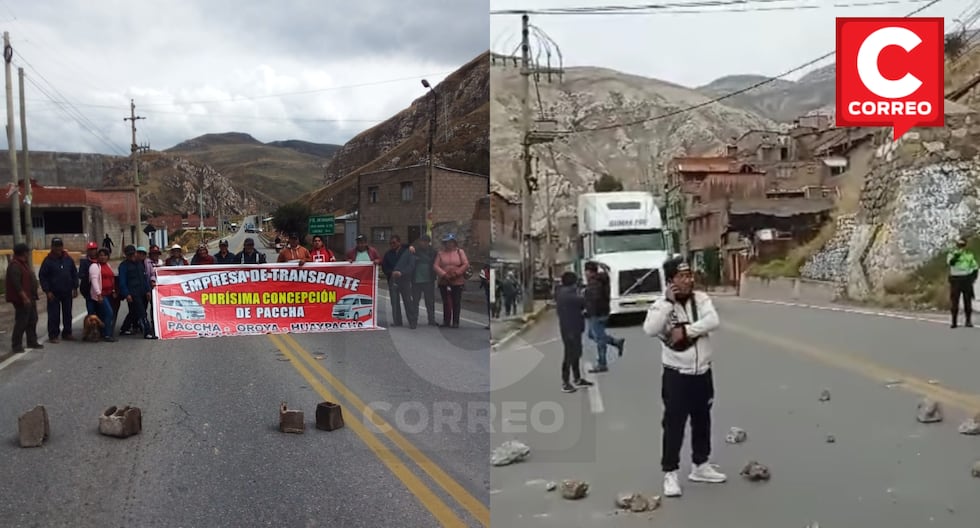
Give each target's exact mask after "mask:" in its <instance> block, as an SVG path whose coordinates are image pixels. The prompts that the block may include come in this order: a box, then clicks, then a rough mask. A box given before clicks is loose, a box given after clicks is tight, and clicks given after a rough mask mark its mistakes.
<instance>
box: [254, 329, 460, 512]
mask: <svg viewBox="0 0 980 528" xmlns="http://www.w3.org/2000/svg"><path fill="white" fill-rule="evenodd" d="M268 337H269V340H270V341H272V342H273V344H275V345H276V348H278V349H279V350H280V351H281V352H282V353H283V354H284V355H285V356H286V357H287V358H289V360H290V363H291V364H292V365H293V368H295V369H296V371H297V372H299V374H300V376H303V379H305V380H306V381H307V382H308V383H309V384H310V386H311V387H313V389H314V390H315V391H316V392H317V394H319V395H320V397H322V398H323V399H325V400H327V401H332V402H336V401H338V400H337V398H336V397H335V396H334V395H333V394H331V392H330V391H329V390H328V389H327V388H326V387H324V386H323V384H322V383H321V382H320V380H319V379H317V377H316V376H315V375H314V374H313V373H312V372H310V371H309V369H307V368H306V367H305V366H303V363H301V362H300V361H298V358H297V357H296V355H295V354H294V353H293V352H292V351H291V350H290V348H289V346H287V345H286V344H285V343H284V336H283V335H275V334H270V335H269V336H268ZM344 424H345V425H346V426H348V427H350V428H351V430H353V431H354V434H356V435H357V436H358V438H360V439H361V441H363V442H364V443H365V444H366V445H367V446H368V448H369V449H370V450H371V451H372V452H373V453H374V455H375V456H377V457H378V459H379V460H381V462H382V463H383V464H384V465H385V466H387V467H388V469H389V470H390V471H391V472H392V473H393V474H394V475H395V476H396V477H398V480H401V481H402V484H404V485H405V487H406V488H408V490H409V491H411V492H412V494H413V495H415V497H416V498H417V499H418V500H419V502H421V503H422V505H423V506H425V508H426V509H427V510H429V512H430V513H431V514H432V516H433V517H435V518H436V520H437V521H439V524H440V525H441V526H451V527H457V526H459V527H465V526H466V523H464V522H463V520H462V519H460V518H459V516H458V515H456V513H455V512H453V510H452V509H451V508H450V507H449V506H448V505H447V504H446V503H445V502H443V500H442V499H440V498H439V496H438V495H436V494H435V493H434V492H433V491H432V490H431V489H430V488H429V487H428V486H427V485H426V484H425V483H424V482H422V480H421V479H420V478H419V477H418V476H416V475H415V473H414V472H413V471H412V470H411V469H410V468H409V467H408V465H406V464H405V463H404V462H402V461H401V459H400V458H399V457H398V456H397V455H395V453H393V452H392V450H390V449H389V448H388V447H387V446H385V445H384V443H383V442H381V440H379V439H378V437H377V436H375V435H374V433H372V432H370V431H368V430H367V427H366V426H365V425H364V424H362V423H361V421H360V420H358V419H357V418H356V417H347V418H346V419H345V420H344Z"/></svg>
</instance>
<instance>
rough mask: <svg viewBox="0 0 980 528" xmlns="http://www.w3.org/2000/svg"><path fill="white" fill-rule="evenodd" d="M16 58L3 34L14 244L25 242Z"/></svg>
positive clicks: (6, 35)
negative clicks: (12, 69) (13, 75)
mask: <svg viewBox="0 0 980 528" xmlns="http://www.w3.org/2000/svg"><path fill="white" fill-rule="evenodd" d="M13 58H14V48H12V47H10V34H9V33H8V32H6V31H4V32H3V62H4V73H5V77H6V85H7V152H8V153H9V154H10V177H11V179H12V180H13V185H14V187H13V189H12V192H11V195H10V216H11V224H12V227H13V231H14V244H20V243H21V242H23V241H24V239H23V231H22V229H21V223H20V181H19V180H18V178H17V143H16V141H15V140H14V89H13V86H11V83H12V81H11V79H10V61H11V60H12V59H13Z"/></svg>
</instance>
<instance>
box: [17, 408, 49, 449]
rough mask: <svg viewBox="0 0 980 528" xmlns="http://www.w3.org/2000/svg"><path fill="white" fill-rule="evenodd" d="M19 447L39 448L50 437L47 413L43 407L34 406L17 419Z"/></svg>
mask: <svg viewBox="0 0 980 528" xmlns="http://www.w3.org/2000/svg"><path fill="white" fill-rule="evenodd" d="M17 433H18V435H19V437H20V447H41V445H42V444H44V441H45V440H47V439H48V437H49V436H51V425H50V424H49V423H48V411H47V409H45V408H44V406H43V405H38V406H35V407H34V408H33V409H31V410H29V411H27V412H25V413H24V414H22V415H20V416H19V417H18V418H17Z"/></svg>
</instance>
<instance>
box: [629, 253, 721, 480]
mask: <svg viewBox="0 0 980 528" xmlns="http://www.w3.org/2000/svg"><path fill="white" fill-rule="evenodd" d="M664 277H665V279H666V281H667V288H666V290H665V292H664V295H663V296H662V297H659V298H657V300H656V301H654V303H653V305H651V306H650V309H649V310H648V311H647V317H646V320H645V321H644V322H643V331H644V332H645V333H646V334H647V335H649V336H653V337H657V338H658V339H660V341H661V347H660V348H661V361H662V363H663V376H662V378H661V385H660V393H661V398H662V399H663V405H664V415H663V421H662V426H663V444H662V455H661V459H660V466H661V469H662V470H663V471H664V495H665V496H667V497H679V496H680V495H681V486H680V482H679V479H678V476H677V471H678V469H680V455H681V446H682V445H683V443H684V429H685V428H686V427H687V420H688V417H690V419H691V451H692V462H693V463H694V465H693V467H692V468H691V474H690V475H688V477H687V478H688V480H690V481H692V482H711V483H717V484H720V483H722V482H725V480H727V476H725V474H724V473H721V472H720V471H718V469H717V467H716V466H714V465H713V464H710V463H709V460H710V456H711V406H712V403H713V402H714V398H715V388H714V381H713V378H712V373H711V352H712V347H711V341H710V339H709V333H710V332H712V331H714V330H715V329H716V328H718V326H719V321H718V313H717V312H716V311H715V307H714V304H713V303H712V302H711V297H709V296H708V294H707V293H704V292H699V291H694V275H693V274H692V273H691V268H690V266H689V265H688V264H687V263H686V262H684V261H683V260H681V259H673V260H670V261H667V262H666V263H665V264H664Z"/></svg>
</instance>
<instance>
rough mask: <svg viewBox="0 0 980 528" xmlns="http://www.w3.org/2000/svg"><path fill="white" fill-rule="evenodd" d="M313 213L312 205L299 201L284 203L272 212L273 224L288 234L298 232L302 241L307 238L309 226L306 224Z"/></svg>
mask: <svg viewBox="0 0 980 528" xmlns="http://www.w3.org/2000/svg"><path fill="white" fill-rule="evenodd" d="M312 213H313V211H312V210H311V209H310V206H308V205H305V204H301V203H299V202H292V203H288V204H283V205H280V206H279V208H278V209H276V210H275V212H273V213H272V225H273V227H275V228H276V229H277V230H278V231H281V232H283V233H286V234H287V235H288V234H289V233H296V234H297V235H299V240H300V242H301V243H302V242H303V240H305V238H306V233H307V227H308V226H307V225H306V224H307V222H308V221H309V219H310V215H311V214H312Z"/></svg>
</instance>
